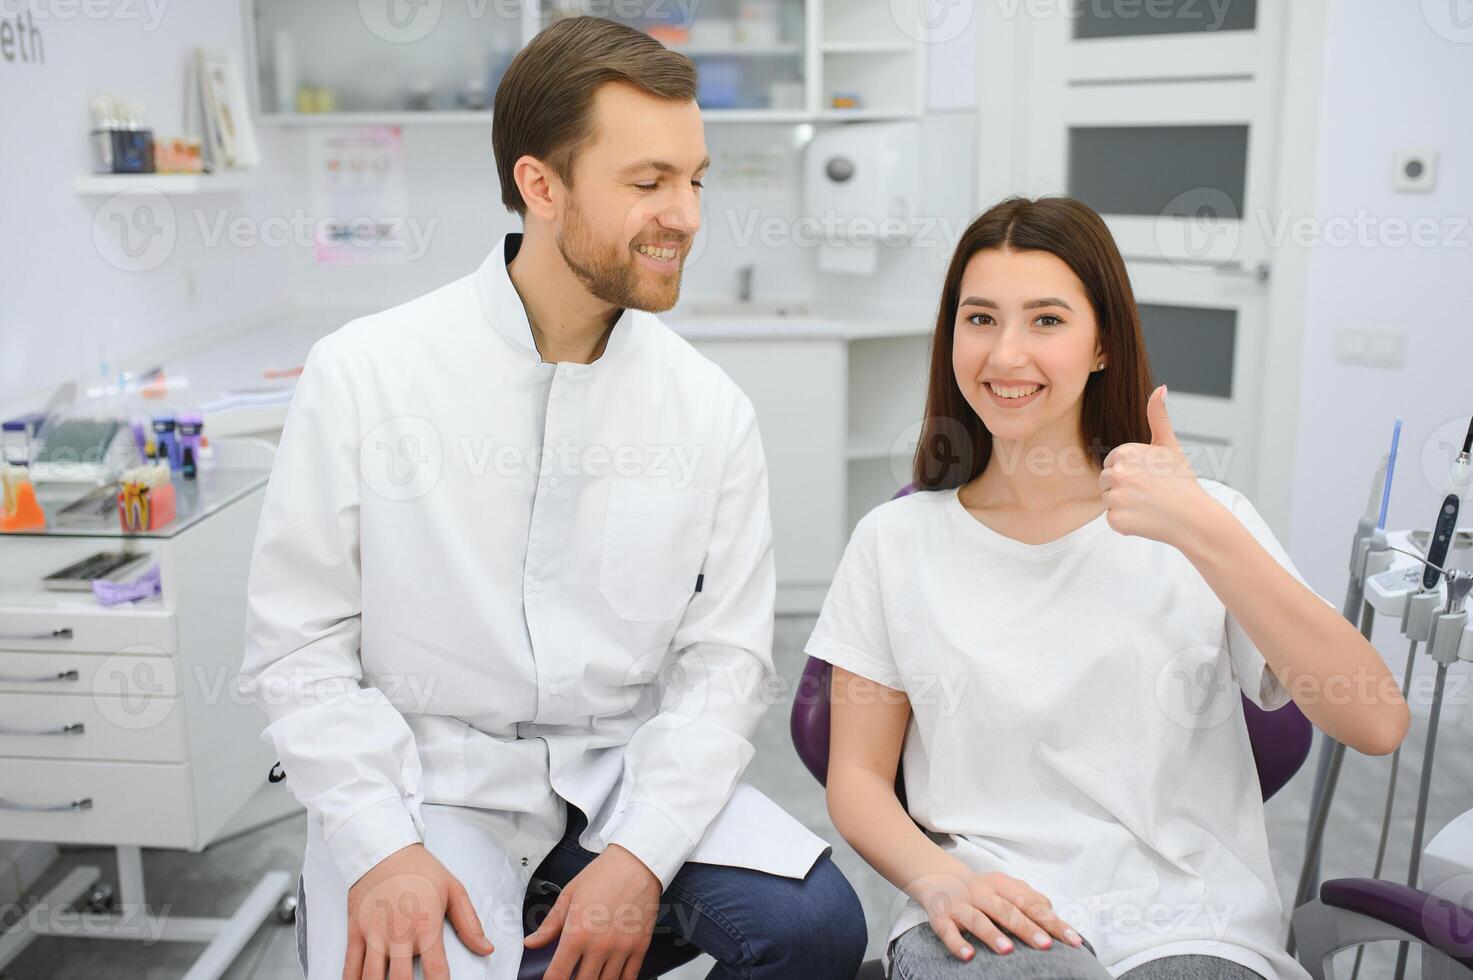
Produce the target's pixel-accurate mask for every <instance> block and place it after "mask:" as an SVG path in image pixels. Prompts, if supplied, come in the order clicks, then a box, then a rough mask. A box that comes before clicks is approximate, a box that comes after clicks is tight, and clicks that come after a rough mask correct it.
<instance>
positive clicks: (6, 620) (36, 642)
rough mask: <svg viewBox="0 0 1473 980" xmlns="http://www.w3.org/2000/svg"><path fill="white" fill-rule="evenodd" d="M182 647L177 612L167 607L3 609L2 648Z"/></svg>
mask: <svg viewBox="0 0 1473 980" xmlns="http://www.w3.org/2000/svg"><path fill="white" fill-rule="evenodd" d="M178 648H179V643H178V639H177V630H176V629H175V626H174V614H173V613H172V612H169V611H167V610H163V609H148V610H141V609H88V608H86V607H80V608H70V607H67V606H58V607H57V608H55V609H21V608H16V607H14V606H11V607H8V608H0V650H28V651H46V652H50V651H52V650H57V651H68V650H82V651H86V652H89V653H123V652H128V653H138V654H142V655H145V656H146V655H155V656H156V655H158V654H164V653H173V652H174V651H175V650H177V649H178Z"/></svg>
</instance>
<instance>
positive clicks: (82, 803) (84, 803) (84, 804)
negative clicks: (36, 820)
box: [0, 796, 92, 813]
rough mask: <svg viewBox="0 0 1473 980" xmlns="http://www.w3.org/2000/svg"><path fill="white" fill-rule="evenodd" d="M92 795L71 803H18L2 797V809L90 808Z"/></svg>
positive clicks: (49, 811)
mask: <svg viewBox="0 0 1473 980" xmlns="http://www.w3.org/2000/svg"><path fill="white" fill-rule="evenodd" d="M90 809H92V797H90V796H88V797H86V798H85V799H80V800H72V801H71V802H70V803H52V804H46V803H16V802H13V801H11V800H7V799H5V798H3V797H0V810H22V811H25V812H26V813H57V812H60V811H64V810H90Z"/></svg>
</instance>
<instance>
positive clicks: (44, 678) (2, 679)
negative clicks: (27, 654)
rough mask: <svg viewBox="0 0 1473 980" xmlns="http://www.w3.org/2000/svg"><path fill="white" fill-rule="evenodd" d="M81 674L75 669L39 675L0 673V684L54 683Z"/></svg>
mask: <svg viewBox="0 0 1473 980" xmlns="http://www.w3.org/2000/svg"><path fill="white" fill-rule="evenodd" d="M80 679H81V676H80V675H79V674H78V673H77V672H76V671H75V670H63V671H61V672H60V673H57V674H42V675H41V676H40V677H20V676H18V675H14V674H0V684H54V683H56V682H57V681H75V680H80Z"/></svg>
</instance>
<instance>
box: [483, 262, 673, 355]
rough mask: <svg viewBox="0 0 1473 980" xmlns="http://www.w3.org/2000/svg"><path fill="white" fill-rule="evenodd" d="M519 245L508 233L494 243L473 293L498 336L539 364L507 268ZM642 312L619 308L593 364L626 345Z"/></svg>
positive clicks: (523, 310) (534, 342)
mask: <svg viewBox="0 0 1473 980" xmlns="http://www.w3.org/2000/svg"><path fill="white" fill-rule="evenodd" d="M521 247H522V236H521V235H520V234H517V233H513V234H509V235H507V236H506V237H504V238H502V239H501V241H500V242H498V243H497V245H496V247H495V248H494V249H492V250H491V254H490V255H488V256H486V261H484V262H482V263H481V267H480V269H478V270H476V277H475V279H476V295H477V297H478V298H479V299H480V301H481V312H482V314H484V315H485V317H486V322H487V323H489V324H491V328H492V329H493V330H495V331H496V332H497V333H498V334H500V335H501V339H503V340H505V341H506V342H507V343H508V344H509V345H511V347H512V349H513V350H515V351H516V352H517V353H519V354H522V355H523V356H525V357H528V358H531V359H532V361H534V362H536V363H539V364H540V363H541V362H542V355H541V354H540V353H539V352H538V350H537V341H536V340H534V339H533V337H532V324H531V321H529V320H528V319H527V308H526V307H525V306H523V305H522V297H521V294H520V293H518V292H517V287H516V286H515V285H513V283H512V281H511V274H510V273H509V272H507V269H506V267H507V265H508V264H509V263H510V262H511V260H512V259H514V258H516V254H517V250H518V249H520V248H521ZM641 315H645V314H639V313H638V312H637V311H635V310H621V311H620V313H619V319H618V320H616V321H614V327H613V329H612V330H610V331H609V340H608V343H607V344H605V345H604V352H603V354H601V355H599V357H598V359H597V360H595V361H594V362H593V366H595V367H596V366H597V365H599V364H603V363H605V362H608V361H611V360H613V359H614V358H615V357H617V356H618V354H619V353H620V352H621V351H622V350H623V349H624V348H625V347H626V346H627V345H628V343H629V340H630V337H629V335H630V334H631V333H633V332H634V330H635V323H636V322H637V319H638V317H639V316H641Z"/></svg>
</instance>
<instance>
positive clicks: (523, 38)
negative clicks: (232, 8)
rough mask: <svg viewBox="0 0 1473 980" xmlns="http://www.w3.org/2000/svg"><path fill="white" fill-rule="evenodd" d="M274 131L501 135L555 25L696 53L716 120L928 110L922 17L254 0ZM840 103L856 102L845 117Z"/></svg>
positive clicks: (590, 1)
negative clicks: (502, 86) (495, 129)
mask: <svg viewBox="0 0 1473 980" xmlns="http://www.w3.org/2000/svg"><path fill="white" fill-rule="evenodd" d="M246 6H247V19H248V34H249V41H250V46H251V51H250V52H249V55H248V60H249V61H250V62H251V66H250V69H249V73H250V74H251V76H252V77H253V79H254V85H253V86H252V88H253V90H254V93H255V96H256V104H257V108H258V111H259V113H260V116H261V119H262V121H263V122H267V123H275V124H288V125H291V124H295V125H312V124H330V125H340V124H344V123H365V124H367V123H375V124H387V125H400V124H405V123H415V122H424V123H436V124H443V123H469V124H472V125H476V124H479V125H488V124H489V119H490V111H489V110H490V102H491V97H492V96H493V95H494V93H495V91H496V86H497V85H498V84H499V82H500V80H501V76H502V74H504V73H505V71H506V68H507V66H508V65H509V64H510V63H511V59H512V58H513V57H514V56H515V55H516V53H517V52H518V51H519V50H520V49H521V48H522V46H523V45H524V44H526V42H527V41H529V40H530V39H531V38H532V37H533V36H535V35H536V33H537V32H538V31H539V30H541V29H542V28H543V27H544V26H546V25H547V24H549V23H552V21H553V20H554V19H556V18H560V17H566V16H575V15H578V14H594V15H597V16H601V17H609V18H612V19H616V20H620V21H622V22H624V23H627V24H629V25H630V26H632V27H635V28H638V29H640V30H643V31H646V32H648V33H650V34H651V35H653V36H655V37H657V38H659V39H660V40H661V41H662V42H663V43H665V44H666V46H668V47H670V48H671V49H673V50H676V51H680V52H682V53H683V54H685V55H687V56H688V57H689V58H690V59H691V60H692V61H693V62H695V64H696V68H697V70H698V72H699V76H700V88H699V92H698V94H697V101H698V102H699V103H700V105H701V107H702V109H703V110H704V116H705V119H706V121H707V122H798V121H806V120H815V119H818V120H827V119H835V120H842V119H874V118H893V117H895V116H915V115H919V114H920V112H921V104H922V98H923V90H922V80H923V78H924V51H925V45H924V44H923V43H922V38H923V37H924V33H923V29H922V27H921V24H920V16H919V7H916V8H915V9H910V8H911V6H912V5H911V4H908V3H885V2H883V0H881V2H876V0H703V2H702V3H699V4H686V3H680V2H676V0H671V2H669V3H659V2H652V3H641V4H632V5H621V4H615V3H608V2H601V0H544V2H540V3H539V2H536V0H487V2H483V3H474V2H472V3H421V4H392V3H390V4H352V3H348V4H343V3H329V2H326V0H247V4H246ZM836 99H848V100H852V102H853V104H852V105H850V106H848V107H846V108H838V107H836V102H835V100H836Z"/></svg>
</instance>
